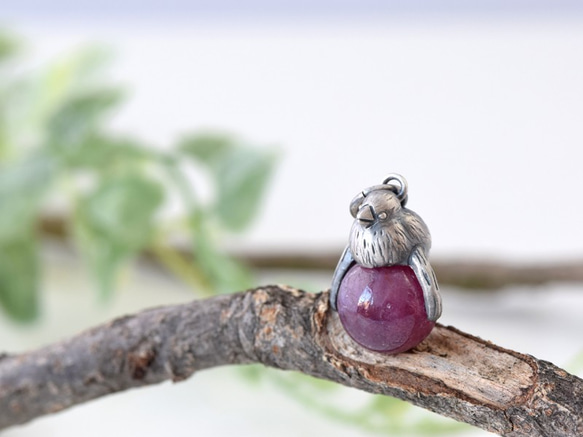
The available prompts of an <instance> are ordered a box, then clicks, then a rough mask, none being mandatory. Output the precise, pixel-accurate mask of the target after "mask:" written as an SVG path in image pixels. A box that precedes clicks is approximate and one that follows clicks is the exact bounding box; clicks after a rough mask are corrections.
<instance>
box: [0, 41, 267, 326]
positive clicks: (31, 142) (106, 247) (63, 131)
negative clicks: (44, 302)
mask: <svg viewBox="0 0 583 437" xmlns="http://www.w3.org/2000/svg"><path fill="white" fill-rule="evenodd" d="M19 47H20V45H19V44H18V42H17V41H16V39H14V38H12V37H10V36H9V35H7V34H5V33H0V78H1V81H0V210H1V214H0V305H1V306H2V307H3V309H4V310H5V312H6V313H7V314H8V315H9V316H11V317H12V318H13V319H14V320H18V321H30V320H33V319H34V318H35V317H36V316H37V315H38V313H39V288H40V278H39V271H40V269H39V260H38V250H37V248H38V240H39V234H38V231H37V228H38V222H39V219H40V217H41V214H42V213H43V211H44V209H45V207H46V204H47V203H48V201H49V200H54V199H55V197H57V198H64V203H65V204H66V209H67V210H68V213H69V215H70V216H71V220H70V225H69V226H70V228H71V229H70V230H71V235H73V239H74V243H75V245H76V246H77V247H78V248H79V250H80V252H81V253H82V254H83V258H84V260H85V264H86V265H87V267H88V270H89V272H90V273H91V275H92V276H93V279H94V281H95V284H96V285H97V286H96V288H97V289H98V290H99V293H100V296H101V297H102V298H104V299H106V298H109V297H110V296H111V294H112V292H113V291H114V290H115V287H116V281H117V277H118V275H119V272H120V270H121V269H122V268H123V267H124V266H125V265H126V264H127V263H128V262H129V261H131V260H132V259H134V258H135V257H136V256H137V255H138V254H139V253H140V252H142V251H144V250H148V251H149V252H150V253H153V254H154V255H155V256H157V257H158V258H159V260H160V261H161V262H162V263H163V264H164V265H166V266H167V267H168V268H169V269H171V270H172V271H173V272H174V273H176V274H178V275H179V276H181V277H183V278H184V279H185V280H187V282H189V283H190V284H191V285H193V286H194V287H195V288H196V289H197V290H202V291H204V292H206V293H207V294H211V293H215V292H228V291H236V290H240V289H241V288H246V287H250V286H251V285H252V281H251V274H250V272H249V270H248V269H246V268H245V267H244V266H242V265H241V264H239V263H238V262H236V261H235V260H234V259H232V258H230V257H228V256H227V255H225V254H224V253H222V252H221V250H220V249H219V243H220V238H221V236H222V235H224V234H225V233H226V232H240V231H243V230H244V229H245V228H246V227H248V226H249V224H250V223H251V221H252V220H253V218H254V216H255V214H256V212H257V210H258V207H259V204H260V201H261V198H262V197H263V194H264V191H265V189H266V186H267V183H268V181H269V177H270V175H271V173H272V171H273V167H274V163H275V156H274V154H273V153H272V152H271V151H269V150H266V149H259V148H255V147H250V146H248V145H245V144H243V143H242V142H241V141H239V140H237V139H234V138H231V137H228V136H225V135H222V134H217V133H205V134H200V135H194V134H193V135H188V136H186V137H185V138H183V139H181V140H180V141H177V143H176V144H175V146H174V147H172V148H170V150H169V151H164V152H161V151H158V150H156V149H154V148H152V147H149V146H148V145H147V144H144V143H143V142H141V141H138V140H136V139H134V138H129V137H126V136H121V135H119V134H118V133H116V132H113V131H112V130H111V128H109V127H108V124H107V122H108V120H109V116H110V115H111V114H112V113H113V112H114V111H115V110H116V109H117V108H118V107H119V105H120V103H121V102H122V101H123V96H124V93H123V91H122V89H121V88H120V87H118V86H115V85H111V84H110V83H109V82H108V80H107V79H106V75H105V74H104V73H105V72H106V69H105V67H106V66H107V64H108V60H109V56H108V53H107V52H106V51H104V50H99V49H95V48H93V49H86V50H82V51H80V52H78V53H76V54H74V55H72V56H69V57H66V58H65V59H62V60H60V61H58V62H56V63H54V64H53V65H49V66H47V67H45V68H43V69H41V70H40V71H39V70H37V71H34V72H27V71H26V64H24V63H23V61H24V60H23V58H22V57H21V56H20V54H19ZM195 172H199V173H201V172H202V173H204V174H206V175H207V179H208V183H209V185H210V188H211V189H212V190H211V191H212V192H213V193H214V196H213V197H212V199H211V200H208V201H206V202H203V201H202V200H201V199H200V198H198V197H197V196H196V195H195V188H196V187H195V185H194V184H193V182H192V177H189V176H191V175H192V174H193V173H195ZM62 200H63V199H62ZM171 200H175V201H177V202H178V203H179V204H180V207H181V210H182V212H183V213H184V216H185V218H184V219H183V220H180V221H179V222H178V223H168V221H167V220H166V221H165V220H161V219H160V215H161V211H162V209H163V208H164V207H165V206H166V205H168V203H169V202H170V201H171ZM174 233H180V234H181V235H188V240H189V241H190V243H189V246H190V249H191V251H192V252H193V253H195V254H196V256H195V258H194V260H193V259H190V258H187V257H186V256H185V255H184V254H183V253H181V252H178V251H177V250H176V249H174V248H172V247H171V246H169V245H168V244H167V241H168V240H169V238H170V237H171V236H172V235H173V234H174Z"/></svg>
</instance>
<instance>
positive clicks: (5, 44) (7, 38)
mask: <svg viewBox="0 0 583 437" xmlns="http://www.w3.org/2000/svg"><path fill="white" fill-rule="evenodd" d="M19 46H20V44H19V43H18V40H17V39H16V38H14V37H13V36H12V35H10V34H9V33H7V32H6V31H3V30H0V64H1V63H2V62H3V61H5V60H7V59H10V58H11V57H12V56H13V55H15V54H16V53H18V49H19Z"/></svg>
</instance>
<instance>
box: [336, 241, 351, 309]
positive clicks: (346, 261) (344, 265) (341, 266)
mask: <svg viewBox="0 0 583 437" xmlns="http://www.w3.org/2000/svg"><path fill="white" fill-rule="evenodd" d="M352 264H354V258H353V257H352V252H350V247H349V246H346V248H345V249H344V252H342V256H340V260H339V261H338V264H337V265H336V270H334V276H332V286H331V288H330V305H331V306H332V308H333V309H336V300H337V299H338V290H339V289H340V283H341V282H342V279H343V278H344V275H346V272H347V271H348V269H349V268H350V267H352Z"/></svg>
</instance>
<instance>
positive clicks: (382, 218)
mask: <svg viewBox="0 0 583 437" xmlns="http://www.w3.org/2000/svg"><path fill="white" fill-rule="evenodd" d="M386 218H387V213H386V212H381V213H380V214H379V220H385V219H386Z"/></svg>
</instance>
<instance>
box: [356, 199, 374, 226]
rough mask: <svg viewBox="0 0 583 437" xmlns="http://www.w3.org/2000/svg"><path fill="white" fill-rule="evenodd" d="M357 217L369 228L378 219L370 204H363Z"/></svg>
mask: <svg viewBox="0 0 583 437" xmlns="http://www.w3.org/2000/svg"><path fill="white" fill-rule="evenodd" d="M356 218H357V219H358V221H359V222H360V224H361V225H362V226H364V227H365V228H368V227H369V226H370V225H372V224H373V223H374V222H375V220H376V214H375V212H374V208H373V207H372V206H371V205H369V204H364V205H362V206H361V207H360V209H359V210H358V213H357V214H356Z"/></svg>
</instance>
